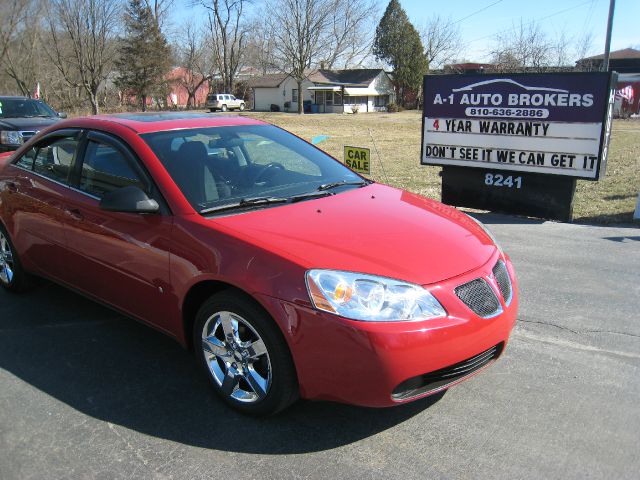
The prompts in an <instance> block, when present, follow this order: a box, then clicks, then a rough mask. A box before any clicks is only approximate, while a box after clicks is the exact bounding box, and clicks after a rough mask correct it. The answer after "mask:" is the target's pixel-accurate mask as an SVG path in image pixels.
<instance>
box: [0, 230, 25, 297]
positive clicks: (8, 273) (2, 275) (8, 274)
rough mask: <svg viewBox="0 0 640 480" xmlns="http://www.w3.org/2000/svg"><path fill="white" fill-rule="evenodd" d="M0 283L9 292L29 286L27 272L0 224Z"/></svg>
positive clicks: (21, 290)
mask: <svg viewBox="0 0 640 480" xmlns="http://www.w3.org/2000/svg"><path fill="white" fill-rule="evenodd" d="M0 285H2V287H3V288H4V289H5V290H7V291H9V292H14V293H17V292H23V291H24V290H27V289H28V288H29V287H30V286H31V282H30V278H29V275H28V274H27V272H25V271H24V269H23V268H22V264H21V263H20V259H19V258H18V254H17V253H16V249H15V248H14V247H13V244H12V243H11V239H10V238H9V234H8V233H7V231H6V230H5V228H4V227H3V226H2V225H0Z"/></svg>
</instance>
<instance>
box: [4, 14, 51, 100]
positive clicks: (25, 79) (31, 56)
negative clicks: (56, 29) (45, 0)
mask: <svg viewBox="0 0 640 480" xmlns="http://www.w3.org/2000/svg"><path fill="white" fill-rule="evenodd" d="M40 7H41V5H39V4H37V3H33V4H32V5H31V8H29V9H28V10H27V11H28V12H29V13H30V14H31V15H34V16H33V17H32V18H38V14H39V12H40ZM31 15H29V16H31ZM40 27H41V26H40V24H39V22H37V21H34V22H32V24H31V25H30V26H29V28H20V29H19V31H18V32H17V33H16V34H15V38H13V39H12V41H11V42H10V44H9V48H8V49H7V50H6V52H5V56H4V60H3V61H2V69H3V72H4V73H5V74H6V75H8V76H9V77H10V78H11V79H12V80H13V81H14V82H15V86H16V87H17V89H18V91H19V92H20V94H21V95H24V96H26V97H31V95H32V92H33V90H34V87H35V85H36V83H37V82H38V75H39V73H40V69H41V66H42V64H43V58H42V49H41V48H40V46H41V33H42V32H41V28H40Z"/></svg>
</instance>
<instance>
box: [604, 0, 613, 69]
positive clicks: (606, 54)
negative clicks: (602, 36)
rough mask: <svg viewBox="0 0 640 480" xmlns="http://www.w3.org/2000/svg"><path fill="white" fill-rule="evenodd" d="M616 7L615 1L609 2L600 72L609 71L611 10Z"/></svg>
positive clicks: (611, 26)
mask: <svg viewBox="0 0 640 480" xmlns="http://www.w3.org/2000/svg"><path fill="white" fill-rule="evenodd" d="M615 7H616V0H609V20H607V39H606V40H605V42H604V60H603V61H602V71H603V72H607V71H609V51H610V50H611V29H612V28H613V10H614V9H615Z"/></svg>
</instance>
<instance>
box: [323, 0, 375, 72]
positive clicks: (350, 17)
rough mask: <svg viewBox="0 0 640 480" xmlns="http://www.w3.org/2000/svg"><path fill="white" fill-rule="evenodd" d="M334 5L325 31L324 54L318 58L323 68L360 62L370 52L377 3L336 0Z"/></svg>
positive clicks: (347, 66)
mask: <svg viewBox="0 0 640 480" xmlns="http://www.w3.org/2000/svg"><path fill="white" fill-rule="evenodd" d="M333 9H334V15H330V16H329V17H328V22H327V27H326V33H325V35H326V38H327V43H328V48H327V55H326V56H325V57H324V58H322V59H321V62H322V63H323V64H324V65H325V67H326V68H335V67H342V68H349V67H357V66H361V65H362V63H363V62H364V61H366V60H367V58H368V56H369V54H370V52H371V45H372V44H373V35H374V33H375V19H376V18H377V17H378V8H377V4H376V3H375V2H372V1H370V0H336V1H335V2H334V4H333Z"/></svg>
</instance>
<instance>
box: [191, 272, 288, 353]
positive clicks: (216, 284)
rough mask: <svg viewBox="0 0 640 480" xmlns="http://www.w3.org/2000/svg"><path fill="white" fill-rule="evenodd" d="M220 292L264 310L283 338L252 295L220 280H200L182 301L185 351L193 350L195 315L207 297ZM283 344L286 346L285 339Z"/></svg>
mask: <svg viewBox="0 0 640 480" xmlns="http://www.w3.org/2000/svg"><path fill="white" fill-rule="evenodd" d="M222 291H231V292H236V293H238V294H240V295H242V296H243V297H245V298H246V299H247V301H248V302H251V303H253V304H254V305H256V306H257V307H259V308H260V309H262V310H264V311H265V313H267V315H269V317H270V318H271V320H272V322H273V324H274V326H275V328H277V329H278V331H279V332H280V334H282V335H283V336H284V332H283V331H282V328H281V327H280V325H279V324H278V322H277V321H276V320H275V319H274V318H273V315H272V313H271V312H270V311H269V310H268V309H267V308H265V306H264V305H263V304H262V303H261V302H259V301H258V300H257V299H256V298H255V297H254V296H253V295H251V294H250V293H248V292H247V291H245V290H243V289H241V288H239V287H237V286H235V285H232V284H230V283H227V282H223V281H220V280H202V281H200V282H198V283H195V284H194V285H192V286H191V288H189V291H188V292H187V294H186V295H185V297H184V301H183V302H182V329H183V331H182V334H183V336H184V341H185V346H186V347H187V349H189V350H193V326H194V323H195V319H196V314H197V313H198V309H199V308H200V307H201V306H202V304H203V303H204V302H206V301H207V299H208V298H209V297H211V296H212V295H215V294H216V293H220V292H222ZM285 343H287V344H288V342H287V341H286V339H285Z"/></svg>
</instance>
